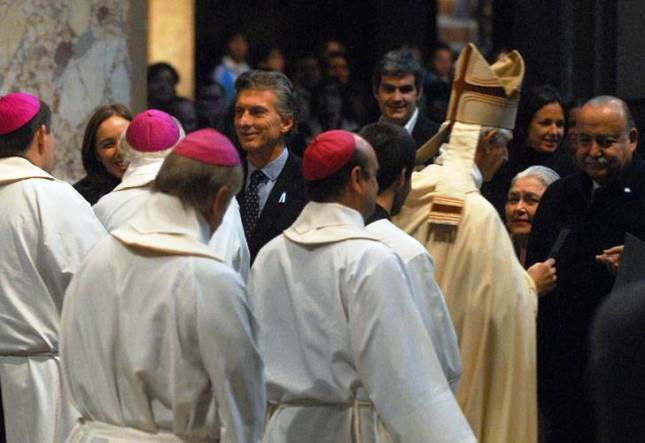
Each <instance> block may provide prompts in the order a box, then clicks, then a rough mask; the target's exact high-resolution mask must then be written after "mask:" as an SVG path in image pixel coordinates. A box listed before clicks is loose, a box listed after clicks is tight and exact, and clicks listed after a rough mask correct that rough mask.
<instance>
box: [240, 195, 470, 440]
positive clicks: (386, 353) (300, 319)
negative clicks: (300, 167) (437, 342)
mask: <svg viewBox="0 0 645 443" xmlns="http://www.w3.org/2000/svg"><path fill="white" fill-rule="evenodd" d="M249 300H250V305H251V309H252V310H253V313H254V314H255V316H256V318H257V321H258V343H259V345H260V350H261V352H262V356H263V358H264V359H265V363H266V372H267V397H268V400H269V401H270V402H272V403H274V405H275V408H276V409H275V412H274V413H273V415H272V416H271V418H270V420H269V421H268V423H267V429H266V433H265V436H264V440H263V441H264V442H265V443H302V442H307V443H317V442H321V443H322V442H334V443H350V442H351V443H376V442H378V443H384V442H388V443H389V442H399V443H418V442H429V443H435V442H445V443H457V442H472V441H474V437H473V435H472V432H471V430H470V429H469V427H468V423H467V422H466V420H465V418H464V416H463V414H462V412H461V411H460V409H459V406H458V405H457V402H456V400H455V397H454V396H453V394H452V392H451V390H450V388H449V386H448V383H447V382H446V378H445V376H444V375H443V372H442V369H441V365H440V363H439V360H438V358H437V355H436V353H435V351H434V346H433V344H432V341H431V339H430V337H429V335H428V332H427V330H426V328H425V326H424V324H423V321H422V319H421V316H420V315H419V312H418V309H417V305H416V303H415V301H414V298H413V296H412V293H411V289H410V283H409V279H408V277H407V274H406V271H405V268H404V266H403V263H402V262H401V259H400V258H399V257H398V256H397V255H396V254H395V253H394V252H393V251H392V250H391V249H389V248H388V247H386V246H385V245H384V244H382V243H381V242H380V241H378V240H377V239H376V237H375V236H374V235H373V234H372V233H370V232H369V231H367V230H366V229H365V228H364V226H363V218H362V217H361V215H360V214H359V213H358V212H357V211H355V210H353V209H351V208H349V207H347V206H343V205H340V204H336V203H316V202H309V203H308V204H307V205H306V206H305V208H304V209H303V211H302V212H301V214H300V216H299V217H298V218H297V219H296V221H295V222H294V224H293V225H292V226H291V227H290V228H288V229H286V230H285V231H284V233H283V234H281V235H279V236H278V237H276V238H275V239H273V240H272V241H271V242H269V243H267V245H266V246H265V247H264V248H262V250H261V251H260V253H259V254H258V256H257V259H256V260H255V262H254V264H253V267H252V268H251V275H250V277H249ZM354 400H357V401H358V404H356V403H354ZM370 403H371V404H372V405H370ZM359 436H360V438H359Z"/></svg>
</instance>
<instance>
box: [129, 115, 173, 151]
mask: <svg viewBox="0 0 645 443" xmlns="http://www.w3.org/2000/svg"><path fill="white" fill-rule="evenodd" d="M179 137H180V131H179V127H178V126H177V123H175V120H174V119H173V118H172V117H171V116H170V115H169V114H166V113H165V112H163V111H158V110H156V109H148V110H147V111H143V112H142V113H140V114H139V115H137V116H136V117H135V118H134V119H133V120H132V122H130V125H129V126H128V129H126V133H125V139H126V141H127V142H128V144H129V145H130V146H132V148H133V149H136V150H137V151H140V152H157V151H163V150H165V149H168V148H172V147H173V146H174V145H175V144H176V143H177V141H179Z"/></svg>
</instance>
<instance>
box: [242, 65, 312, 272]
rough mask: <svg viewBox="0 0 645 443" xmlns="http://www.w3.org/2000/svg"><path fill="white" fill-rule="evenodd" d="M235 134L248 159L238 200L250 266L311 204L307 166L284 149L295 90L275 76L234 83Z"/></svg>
mask: <svg viewBox="0 0 645 443" xmlns="http://www.w3.org/2000/svg"><path fill="white" fill-rule="evenodd" d="M235 89H236V92H237V96H236V97H235V118H234V125H235V133H236V135H237V138H238V140H239V143H240V146H241V147H242V150H243V151H244V153H245V154H246V162H245V180H244V187H243V188H242V191H241V192H240V193H239V194H238V196H237V198H238V201H239V203H240V210H241V215H242V223H243V225H244V232H245V234H246V240H247V243H248V245H249V251H250V253H251V262H253V260H254V259H255V256H256V255H257V253H258V251H259V250H260V248H262V246H264V245H265V244H266V243H267V242H269V241H270V240H271V239H273V238H274V237H276V236H277V235H279V234H281V233H282V231H283V230H284V229H286V228H288V227H289V226H290V225H291V224H292V223H293V222H294V220H295V219H296V218H297V217H298V215H299V214H300V211H301V210H302V208H303V207H304V206H305V204H306V203H307V201H308V198H307V191H306V186H305V181H304V178H303V177H302V161H301V159H300V158H298V157H296V156H295V155H294V154H293V153H290V152H289V150H288V149H287V147H286V146H285V142H284V140H285V136H286V135H287V134H288V133H289V132H290V131H291V130H292V129H293V127H294V113H295V107H296V99H295V93H294V89H293V85H292V84H291V82H290V81H289V79H288V78H287V77H286V76H285V75H284V74H281V73H279V72H275V71H249V72H246V73H244V74H242V75H240V76H239V77H238V79H237V80H236V82H235Z"/></svg>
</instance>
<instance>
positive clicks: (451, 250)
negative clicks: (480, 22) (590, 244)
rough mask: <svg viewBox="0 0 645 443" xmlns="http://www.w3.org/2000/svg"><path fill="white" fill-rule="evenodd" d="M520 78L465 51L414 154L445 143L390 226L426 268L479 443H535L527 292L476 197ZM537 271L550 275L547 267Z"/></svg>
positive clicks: (500, 146) (531, 290) (497, 151)
mask: <svg viewBox="0 0 645 443" xmlns="http://www.w3.org/2000/svg"><path fill="white" fill-rule="evenodd" d="M523 76H524V63H523V61H522V58H521V56H520V54H519V53H518V52H517V51H513V52H511V53H509V54H508V55H507V56H505V57H503V58H502V59H500V60H499V61H498V62H496V63H495V64H494V65H492V66H489V65H488V63H487V62H486V61H485V59H484V58H483V57H482V56H481V54H480V53H479V52H478V51H477V49H476V48H475V46H474V45H472V44H469V45H468V46H466V48H465V49H464V50H463V51H462V53H461V56H460V58H459V61H458V66H457V72H456V76H455V81H454V82H453V91H452V96H451V99H450V106H449V110H448V116H447V122H445V123H444V124H443V125H442V129H441V130H440V131H439V133H438V134H437V136H435V137H433V138H432V139H431V140H430V141H429V142H428V143H427V144H426V145H425V146H423V147H421V148H420V149H419V151H417V152H421V153H422V154H423V155H425V156H427V158H431V157H432V156H433V155H434V152H436V147H437V146H438V144H439V140H440V139H441V138H442V137H444V133H445V132H446V131H447V130H448V129H449V128H451V133H450V140H449V142H448V143H447V144H444V145H443V148H442V153H441V156H440V157H439V158H438V159H437V164H433V165H430V166H428V167H426V168H425V169H423V170H422V171H421V172H418V173H414V174H413V175H412V191H411V192H410V194H409V196H408V198H407V200H406V202H405V204H404V206H403V208H402V210H401V213H400V214H399V216H398V217H397V218H395V223H396V224H397V225H398V226H400V227H401V228H402V229H404V230H405V231H406V232H408V233H409V234H411V235H412V236H414V237H415V238H416V239H417V240H419V241H420V242H421V243H422V244H424V245H425V246H426V247H427V249H428V252H430V254H431V255H432V257H433V258H434V260H435V264H436V273H435V278H436V281H437V283H438V284H439V287H440V288H441V291H442V292H443V294H444V296H445V299H446V303H447V305H448V309H449V311H450V314H451V317H452V321H453V324H454V326H455V330H456V331H457V336H458V337H459V347H460V351H461V359H462V364H463V372H462V375H461V380H460V381H459V389H458V391H457V399H458V400H459V404H460V405H461V407H462V409H463V410H464V413H465V415H466V417H467V418H468V421H469V423H470V425H471V427H472V429H473V431H474V432H475V435H476V436H477V438H478V440H479V441H480V442H483V443H499V442H522V443H534V442H536V439H537V402H536V343H535V333H536V332H535V327H536V323H535V322H536V313H537V294H536V289H535V284H534V283H533V280H532V279H531V277H529V274H527V272H526V271H525V270H524V269H523V268H522V265H521V264H520V263H519V261H518V259H517V257H516V255H515V252H514V250H513V246H512V244H511V241H510V238H509V235H508V232H507V231H506V228H505V227H504V224H503V223H502V221H501V219H500V218H499V216H498V214H497V211H496V210H495V209H494V208H493V206H492V205H491V204H490V203H489V202H488V201H487V200H486V199H485V198H484V197H482V195H481V194H480V192H479V187H480V186H481V183H482V181H483V180H490V179H491V178H492V176H493V175H494V174H495V172H496V171H497V170H498V169H499V167H500V166H501V165H502V163H503V162H504V160H505V159H506V157H507V155H508V151H507V147H506V145H507V143H508V142H509V141H510V139H511V137H512V132H511V131H512V129H513V127H514V123H515V114H516V112H517V103H518V100H519V93H520V85H521V81H522V78H523ZM539 268H540V269H538V271H540V272H542V273H544V274H549V275H551V274H550V273H551V272H552V271H553V270H552V264H541V265H540V267H539ZM552 276H553V278H554V274H553V275H552Z"/></svg>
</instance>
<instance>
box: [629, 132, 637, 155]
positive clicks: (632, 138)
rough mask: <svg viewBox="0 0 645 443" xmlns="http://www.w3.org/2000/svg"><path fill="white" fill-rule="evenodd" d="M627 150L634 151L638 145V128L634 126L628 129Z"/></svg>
mask: <svg viewBox="0 0 645 443" xmlns="http://www.w3.org/2000/svg"><path fill="white" fill-rule="evenodd" d="M628 137H629V150H630V151H631V152H634V150H635V149H636V147H637V146H638V130H637V129H636V128H632V129H631V130H630V131H629V136H628Z"/></svg>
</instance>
